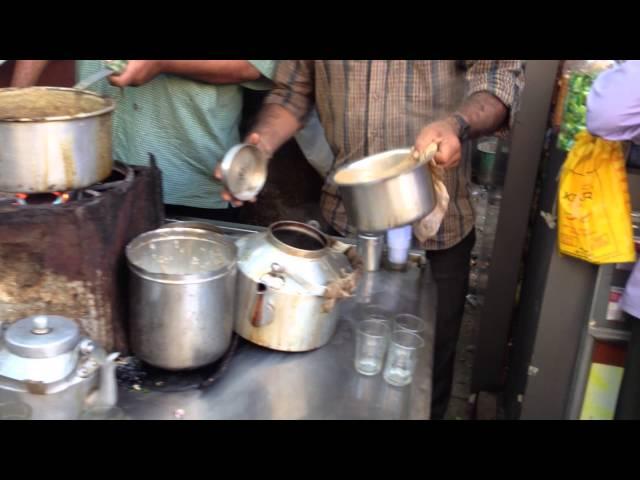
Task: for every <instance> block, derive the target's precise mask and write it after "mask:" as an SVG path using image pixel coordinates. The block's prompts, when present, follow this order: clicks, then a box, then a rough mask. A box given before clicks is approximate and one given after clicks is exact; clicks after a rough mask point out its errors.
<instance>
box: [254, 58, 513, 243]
mask: <svg viewBox="0 0 640 480" xmlns="http://www.w3.org/2000/svg"><path fill="white" fill-rule="evenodd" d="M274 81H275V84H276V85H275V88H274V89H273V90H272V91H271V93H270V94H269V96H268V97H267V99H266V100H265V103H274V104H279V105H281V106H283V107H285V108H286V109H287V110H289V111H290V112H291V113H292V114H293V115H295V116H296V117H297V118H298V119H299V120H300V121H304V120H305V119H306V116H307V114H308V112H309V111H310V109H311V108H312V107H313V104H314V103H315V104H316V107H317V109H318V113H319V116H320V120H321V122H322V125H323V127H324V129H325V133H326V136H327V141H328V142H329V145H330V146H331V149H332V150H333V153H334V154H335V160H334V163H333V165H332V168H331V171H330V172H329V174H328V176H327V178H331V176H332V175H333V173H334V172H335V171H336V169H337V168H338V167H339V166H341V165H343V164H345V163H350V162H353V161H356V160H359V159H361V158H364V157H366V156H368V155H372V154H375V153H378V152H382V151H386V150H391V149H395V148H406V147H410V146H412V145H413V144H414V142H415V139H416V137H417V135H418V133H419V132H420V130H421V129H422V128H423V127H424V126H425V125H426V124H428V123H429V122H431V121H434V120H437V119H439V118H442V117H443V116H445V115H447V114H449V113H452V112H453V111H454V110H455V109H456V108H457V107H459V105H460V103H461V101H462V98H463V97H464V95H471V94H473V93H476V92H481V91H486V92H489V93H491V94H493V95H495V96H496V97H497V98H499V99H500V100H501V101H502V102H503V103H504V104H505V105H506V106H507V107H508V108H509V109H510V111H511V112H512V113H513V112H514V111H515V110H516V109H517V101H518V98H519V92H520V90H521V89H522V87H523V83H524V78H523V70H522V62H521V61H520V60H475V61H471V60H469V61H453V60H438V61H436V60H287V61H281V62H279V65H278V68H277V70H276V75H275V79H274ZM465 87H466V88H465ZM512 122H513V114H511V115H510V123H512ZM505 128H506V127H505ZM463 158H464V157H463ZM469 163H470V162H469V161H463V162H461V164H460V166H459V167H457V168H454V169H451V170H448V171H447V172H446V176H445V185H446V187H447V190H448V191H449V195H450V197H451V201H450V204H449V209H448V210H447V213H446V215H445V218H444V221H443V223H442V226H441V228H440V230H439V232H438V233H437V235H436V236H435V237H434V238H433V239H429V240H428V241H427V243H426V244H425V245H424V246H425V247H426V248H427V249H430V250H439V249H445V248H450V247H452V246H454V245H455V244H457V243H458V242H459V241H461V240H462V239H463V238H464V237H465V236H466V235H468V234H469V233H470V232H471V230H472V228H473V225H474V212H473V205H472V203H471V200H470V196H469V191H468V185H469V181H470V177H471V166H470V164H469ZM320 202H321V207H322V213H323V216H324V217H325V219H326V220H327V221H328V222H329V223H330V224H331V225H332V226H333V227H334V228H335V229H336V230H338V231H339V232H341V233H343V234H344V233H346V232H349V233H353V229H352V228H350V227H348V224H347V215H346V211H345V209H344V205H343V204H342V199H341V198H340V196H339V194H338V189H337V187H336V186H335V185H334V184H332V182H325V185H324V187H323V189H322V196H321V200H320Z"/></svg>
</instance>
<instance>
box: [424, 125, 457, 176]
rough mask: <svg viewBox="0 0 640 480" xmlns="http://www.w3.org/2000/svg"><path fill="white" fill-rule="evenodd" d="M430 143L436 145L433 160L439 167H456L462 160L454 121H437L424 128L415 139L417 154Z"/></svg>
mask: <svg viewBox="0 0 640 480" xmlns="http://www.w3.org/2000/svg"><path fill="white" fill-rule="evenodd" d="M432 143H436V144H437V145H438V151H437V153H436V154H435V156H434V160H435V161H436V163H437V164H438V165H439V166H441V167H443V168H445V169H449V168H454V167H457V166H458V164H459V163H460V159H461V158H462V146H461V145H460V139H459V138H458V125H457V123H456V121H455V120H454V119H445V120H439V121H437V122H433V123H430V124H429V125H427V126H426V127H424V128H423V129H422V131H421V132H420V133H419V134H418V137H417V138H416V143H415V150H416V152H417V154H421V153H422V152H423V151H424V150H425V149H426V148H427V147H428V146H429V145H430V144H432Z"/></svg>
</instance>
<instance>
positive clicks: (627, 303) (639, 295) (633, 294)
mask: <svg viewBox="0 0 640 480" xmlns="http://www.w3.org/2000/svg"><path fill="white" fill-rule="evenodd" d="M620 306H621V307H622V310H624V311H625V312H627V313H628V314H629V315H632V316H634V317H636V318H640V262H636V266H635V267H634V268H633V272H632V273H631V277H629V280H628V281H627V286H626V287H625V289H624V294H623V295H622V299H621V300H620Z"/></svg>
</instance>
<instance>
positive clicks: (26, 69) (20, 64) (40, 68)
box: [11, 60, 50, 87]
mask: <svg viewBox="0 0 640 480" xmlns="http://www.w3.org/2000/svg"><path fill="white" fill-rule="evenodd" d="M49 62H50V60H18V61H16V65H15V68H14V70H13V77H12V78H11V86H12V87H30V86H32V85H35V84H36V83H38V80H39V79H40V76H41V75H42V72H44V69H45V68H47V65H48V64H49Z"/></svg>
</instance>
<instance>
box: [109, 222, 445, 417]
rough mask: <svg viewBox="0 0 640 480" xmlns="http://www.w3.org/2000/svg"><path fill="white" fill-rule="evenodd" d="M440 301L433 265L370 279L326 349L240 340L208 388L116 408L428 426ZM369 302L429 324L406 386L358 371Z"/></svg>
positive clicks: (133, 395)
mask: <svg viewBox="0 0 640 480" xmlns="http://www.w3.org/2000/svg"><path fill="white" fill-rule="evenodd" d="M199 221H201V220H199ZM212 223H218V222H212ZM247 233H248V232H247ZM436 298H437V297H436V289H435V284H434V283H433V281H432V278H431V273H430V271H429V265H428V264H427V265H425V266H424V267H422V268H419V267H417V266H415V265H411V266H410V267H409V268H408V269H407V270H406V271H405V272H391V271H386V270H382V271H380V272H375V273H370V274H365V276H364V277H363V278H362V280H361V282H360V285H359V287H358V292H357V295H356V297H354V298H352V299H347V300H344V301H341V302H339V304H338V306H337V308H339V313H340V321H339V323H338V328H337V331H336V333H335V335H334V336H333V338H332V340H331V341H330V342H329V344H327V345H326V346H324V347H322V348H320V349H318V350H315V351H312V352H306V353H283V352H277V351H273V350H268V349H266V348H262V347H258V346H256V345H253V344H250V343H248V342H245V341H242V340H241V343H240V344H239V346H238V349H237V350H236V352H235V354H234V356H233V358H232V359H231V361H230V364H229V366H228V369H227V370H226V371H225V372H224V373H223V375H222V376H221V377H220V378H219V379H218V380H217V381H216V382H215V383H214V384H212V385H211V386H209V387H207V388H205V389H203V390H191V391H185V392H178V393H162V392H153V391H152V392H140V391H135V390H127V389H125V388H121V389H120V398H119V402H118V406H119V407H120V408H122V409H123V410H124V413H125V414H126V415H127V416H128V417H129V418H132V419H158V420H160V419H175V417H174V412H175V411H176V410H178V409H182V410H184V416H183V417H182V418H183V419H185V420H214V419H227V420H240V419H244V420H253V419H255V420H267V419H273V420H312V419H313V420H320V419H354V420H355V419H362V420H365V419H428V418H429V416H430V404H431V378H432V375H431V372H432V364H433V340H434V335H435V311H436V310H435V307H436ZM370 303H374V304H377V305H381V306H383V307H384V308H386V309H388V310H389V311H391V312H396V313H414V314H417V315H419V316H421V317H422V318H423V319H425V321H426V323H427V328H426V330H425V332H424V339H425V347H424V348H423V349H422V351H421V356H420V359H419V366H418V368H417V370H416V373H415V375H414V381H413V383H412V384H411V385H409V386H407V387H403V388H398V387H393V386H391V385H388V384H386V383H385V382H384V380H383V378H382V374H379V375H377V376H374V377H366V376H363V375H360V374H359V373H357V372H356V370H355V368H354V363H353V362H354V350H355V339H354V329H353V327H354V324H355V323H356V322H357V321H358V319H359V316H360V315H361V312H362V307H363V306H364V305H367V304H370Z"/></svg>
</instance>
